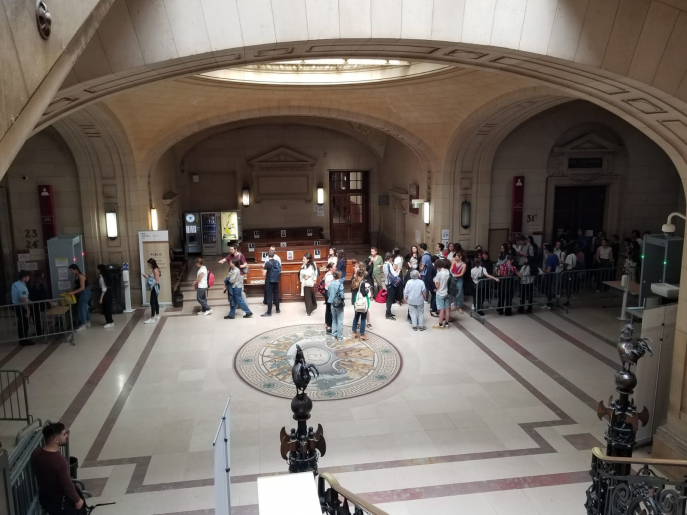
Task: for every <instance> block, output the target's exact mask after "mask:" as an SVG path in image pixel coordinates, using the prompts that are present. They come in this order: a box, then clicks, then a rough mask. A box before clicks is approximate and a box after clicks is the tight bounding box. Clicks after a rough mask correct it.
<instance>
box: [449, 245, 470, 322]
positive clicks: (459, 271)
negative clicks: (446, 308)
mask: <svg viewBox="0 0 687 515" xmlns="http://www.w3.org/2000/svg"><path fill="white" fill-rule="evenodd" d="M464 257H465V256H464V255H463V251H462V250H459V251H457V252H456V253H455V254H454V255H453V263H451V275H452V276H453V278H454V279H455V281H456V294H455V297H454V299H453V301H454V304H455V308H456V309H457V310H458V313H460V314H461V315H462V314H463V313H465V312H464V311H463V276H464V275H465V271H466V270H467V266H466V265H465V259H464Z"/></svg>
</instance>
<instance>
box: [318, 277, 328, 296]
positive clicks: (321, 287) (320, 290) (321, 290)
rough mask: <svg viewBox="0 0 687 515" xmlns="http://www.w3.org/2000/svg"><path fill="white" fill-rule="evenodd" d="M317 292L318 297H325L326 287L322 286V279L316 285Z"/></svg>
mask: <svg viewBox="0 0 687 515" xmlns="http://www.w3.org/2000/svg"><path fill="white" fill-rule="evenodd" d="M317 291H318V293H319V294H320V295H323V296H324V297H326V296H327V287H326V286H325V285H324V279H322V280H321V281H320V282H319V284H318V285H317Z"/></svg>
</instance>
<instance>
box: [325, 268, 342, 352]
mask: <svg viewBox="0 0 687 515" xmlns="http://www.w3.org/2000/svg"><path fill="white" fill-rule="evenodd" d="M327 300H328V302H329V304H330V305H331V307H332V336H334V339H335V340H337V341H343V317H344V304H345V302H344V289H343V278H342V277H341V271H340V270H336V271H335V272H334V280H333V281H332V282H331V283H329V287H328V288H327Z"/></svg>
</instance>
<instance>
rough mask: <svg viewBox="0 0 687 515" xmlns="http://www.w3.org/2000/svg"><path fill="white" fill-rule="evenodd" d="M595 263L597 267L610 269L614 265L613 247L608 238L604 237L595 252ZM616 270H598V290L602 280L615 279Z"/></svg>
mask: <svg viewBox="0 0 687 515" xmlns="http://www.w3.org/2000/svg"><path fill="white" fill-rule="evenodd" d="M594 263H595V264H596V267H597V268H601V269H608V268H612V267H613V249H612V248H611V247H610V246H609V245H608V240H607V239H606V238H603V239H602V240H601V245H600V246H599V248H598V249H596V254H594ZM614 273H615V270H598V271H597V278H596V291H597V292H598V291H599V290H600V289H601V286H602V282H603V281H604V280H606V281H608V280H611V279H613V275H614Z"/></svg>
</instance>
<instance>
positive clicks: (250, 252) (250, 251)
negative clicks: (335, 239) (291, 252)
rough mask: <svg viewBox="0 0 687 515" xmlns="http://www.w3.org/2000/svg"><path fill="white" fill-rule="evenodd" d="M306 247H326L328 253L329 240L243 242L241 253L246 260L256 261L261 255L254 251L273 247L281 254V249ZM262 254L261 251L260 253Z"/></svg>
mask: <svg viewBox="0 0 687 515" xmlns="http://www.w3.org/2000/svg"><path fill="white" fill-rule="evenodd" d="M306 246H310V247H312V246H315V247H326V248H327V252H329V240H325V239H321V240H314V239H309V240H308V239H306V240H282V241H262V240H257V241H256V240H252V241H244V242H242V243H241V252H242V253H243V255H244V256H246V259H248V258H254V259H255V260H256V261H260V260H261V257H262V255H261V253H260V254H257V256H256V254H255V251H256V249H258V248H260V249H262V248H266V249H267V250H268V251H269V248H270V247H274V248H275V249H276V250H277V252H281V251H282V249H285V248H288V249H290V248H292V247H306ZM260 252H262V251H260Z"/></svg>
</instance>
